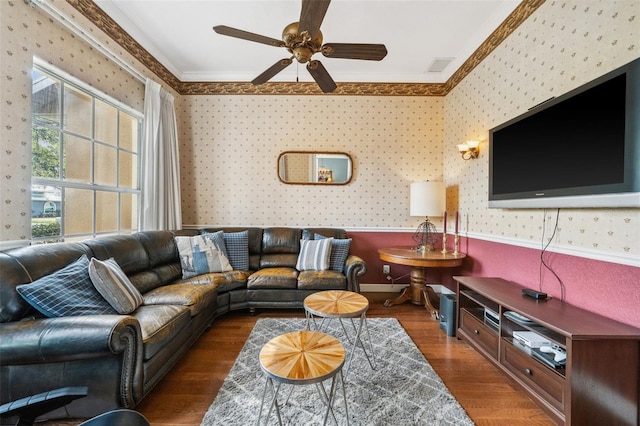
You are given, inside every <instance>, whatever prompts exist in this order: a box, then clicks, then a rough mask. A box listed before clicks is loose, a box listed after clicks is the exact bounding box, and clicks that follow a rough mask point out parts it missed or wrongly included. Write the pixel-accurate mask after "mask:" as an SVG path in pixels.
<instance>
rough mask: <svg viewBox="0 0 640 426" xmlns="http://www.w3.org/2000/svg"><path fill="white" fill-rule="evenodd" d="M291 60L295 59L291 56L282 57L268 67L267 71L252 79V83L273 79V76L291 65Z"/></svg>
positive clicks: (261, 82) (256, 83) (262, 82)
mask: <svg viewBox="0 0 640 426" xmlns="http://www.w3.org/2000/svg"><path fill="white" fill-rule="evenodd" d="M291 62H293V59H291V58H286V59H280V60H279V61H278V62H276V63H275V64H273V65H271V66H270V67H269V68H267V70H266V71H265V72H263V73H262V74H260V75H259V76H257V77H256V78H254V79H253V80H251V84H254V85H258V84H264V83H266V82H267V81H269V80H271V79H272V78H273V76H275V75H276V74H278V73H279V72H280V71H282V70H283V69H285V68H286V67H288V66H289V65H291Z"/></svg>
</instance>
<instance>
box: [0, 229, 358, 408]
mask: <svg viewBox="0 0 640 426" xmlns="http://www.w3.org/2000/svg"><path fill="white" fill-rule="evenodd" d="M219 230H223V231H224V232H229V233H232V232H239V231H244V230H247V231H248V252H249V270H246V271H239V270H234V271H229V272H221V273H209V274H205V275H199V276H195V277H191V278H187V279H182V269H181V266H180V258H179V254H178V250H177V247H176V244H175V240H174V237H175V236H176V235H181V236H188V235H196V234H198V233H202V232H215V231H219ZM316 234H320V235H323V236H325V237H333V238H336V239H345V238H347V234H346V232H345V231H344V230H342V229H334V228H313V229H301V228H209V229H202V230H182V231H176V232H170V231H153V232H140V233H136V234H133V235H126V236H111V237H105V238H96V239H91V240H87V241H84V242H82V243H73V242H69V243H54V244H46V245H35V246H28V247H23V248H18V249H12V250H8V251H5V252H0V398H1V401H0V403H5V402H7V401H12V400H16V399H19V398H22V397H25V396H28V395H33V394H37V393H39V392H43V391H48V390H51V389H55V388H59V387H62V386H88V387H89V395H88V397H86V398H82V399H79V400H76V401H74V402H72V403H71V404H69V405H68V406H67V407H66V408H65V409H61V410H58V411H56V412H54V413H51V414H49V415H48V416H47V418H63V417H72V418H73V417H77V418H85V417H91V416H94V415H96V414H99V413H102V412H104V411H106V410H110V409H113V408H116V407H127V408H132V407H135V406H136V405H137V404H138V403H139V402H140V401H141V400H142V399H143V398H144V397H145V395H147V394H148V393H149V392H150V391H151V389H153V387H154V386H155V385H156V384H157V383H158V382H159V381H160V379H161V378H162V377H163V376H164V375H165V374H166V373H167V372H168V371H169V369H171V368H172V366H173V365H174V364H175V363H176V362H177V361H178V360H179V359H180V358H181V357H182V355H183V354H184V353H185V352H186V351H187V350H188V349H189V347H190V346H191V345H192V344H193V342H194V341H195V340H196V339H198V337H199V336H200V335H201V334H202V333H203V332H204V331H205V330H206V329H207V328H208V327H210V326H211V325H212V322H213V320H214V319H215V318H216V317H218V316H220V315H222V314H224V313H226V312H228V311H230V310H235V309H250V310H255V309H256V308H300V307H302V302H303V300H304V298H305V297H306V296H307V295H308V294H311V293H313V292H316V291H319V290H325V289H347V290H352V291H356V292H359V290H360V288H359V282H358V277H360V276H361V275H362V274H364V273H365V272H366V264H365V263H364V261H363V260H362V259H360V258H359V257H357V256H354V255H351V254H349V256H348V258H347V260H346V262H345V265H344V269H343V271H342V272H336V271H304V272H299V271H297V270H296V269H295V266H296V259H297V257H298V253H299V251H300V240H301V239H313V238H314V236H315V235H316ZM83 254H84V255H86V256H87V257H88V258H89V259H90V258H92V257H95V258H97V259H100V260H105V259H108V258H111V257H113V258H114V259H115V260H116V262H117V263H118V265H120V267H121V268H122V270H123V271H124V272H125V273H126V275H127V276H128V277H129V279H130V281H131V282H132V283H133V284H134V286H135V287H136V288H137V289H138V290H139V291H140V293H141V294H142V296H143V299H144V303H143V305H142V306H140V307H138V308H137V309H136V310H135V311H134V312H132V313H131V314H130V315H84V316H67V317H57V318H47V317H45V316H44V315H42V314H41V313H39V312H38V311H37V310H35V309H33V308H32V307H31V306H30V305H29V304H28V303H27V302H26V301H25V300H24V299H23V298H22V297H21V296H20V295H19V294H18V292H17V291H16V286H18V285H22V284H25V283H31V282H33V281H35V280H37V279H38V278H41V277H43V276H45V275H48V274H52V273H53V272H55V271H57V270H59V269H61V268H63V267H65V266H66V265H69V264H70V263H72V262H74V261H75V260H77V259H78V258H79V257H81V256H82V255H83ZM254 274H258V275H257V276H254V277H253V278H251V277H252V275H254ZM292 277H293V279H292Z"/></svg>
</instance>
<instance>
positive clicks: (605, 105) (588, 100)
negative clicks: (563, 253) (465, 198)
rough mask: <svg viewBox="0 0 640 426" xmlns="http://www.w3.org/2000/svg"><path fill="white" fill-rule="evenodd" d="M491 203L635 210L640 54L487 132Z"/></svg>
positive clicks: (638, 202)
mask: <svg viewBox="0 0 640 426" xmlns="http://www.w3.org/2000/svg"><path fill="white" fill-rule="evenodd" d="M489 207H490V208H560V207H576V208H588V207H640V59H636V60H634V61H633V62H630V63H628V64H627V65H624V66H622V67H620V68H618V69H616V70H614V71H612V72H609V73H607V74H605V75H603V76H601V77H599V78H597V79H596V80H593V81H591V82H589V83H587V84H585V85H583V86H581V87H578V88H577V89H574V90H572V91H571V92H568V93H566V94H564V95H562V96H559V97H556V98H553V99H551V100H549V101H547V102H544V103H543V104H541V105H539V106H537V107H535V108H532V109H531V110H530V111H528V112H526V113H524V114H522V115H520V116H518V117H516V118H514V119H512V120H510V121H508V122H506V123H504V124H501V125H499V126H497V127H495V128H493V129H491V130H490V131H489Z"/></svg>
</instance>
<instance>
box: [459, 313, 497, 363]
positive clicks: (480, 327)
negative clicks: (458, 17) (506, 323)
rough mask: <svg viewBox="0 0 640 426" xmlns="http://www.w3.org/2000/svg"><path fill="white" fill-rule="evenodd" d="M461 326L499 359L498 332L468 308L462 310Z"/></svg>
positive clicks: (490, 353) (475, 340)
mask: <svg viewBox="0 0 640 426" xmlns="http://www.w3.org/2000/svg"><path fill="white" fill-rule="evenodd" d="M460 328H461V329H462V330H464V331H465V332H466V334H467V335H468V336H470V338H471V339H473V341H474V342H476V343H477V344H478V345H480V346H481V347H482V348H483V349H484V350H485V351H487V352H488V353H489V355H491V357H493V358H494V359H496V360H497V359H498V333H497V332H496V331H495V330H493V329H492V328H490V327H489V326H487V325H486V324H485V323H484V322H482V321H480V320H479V319H478V318H477V317H476V316H475V315H473V314H472V313H470V312H469V311H468V310H467V309H461V310H460Z"/></svg>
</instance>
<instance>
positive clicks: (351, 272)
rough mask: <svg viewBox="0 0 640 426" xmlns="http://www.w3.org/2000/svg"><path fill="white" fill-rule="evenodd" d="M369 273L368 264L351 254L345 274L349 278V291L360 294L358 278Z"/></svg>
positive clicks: (345, 264)
mask: <svg viewBox="0 0 640 426" xmlns="http://www.w3.org/2000/svg"><path fill="white" fill-rule="evenodd" d="M365 272H367V264H366V263H365V262H364V260H362V259H361V258H360V257H358V256H355V255H353V254H350V255H349V257H347V260H346V262H345V263H344V274H345V275H346V277H347V290H350V291H355V292H356V293H360V282H359V280H358V277H359V276H361V275H364V273H365Z"/></svg>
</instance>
